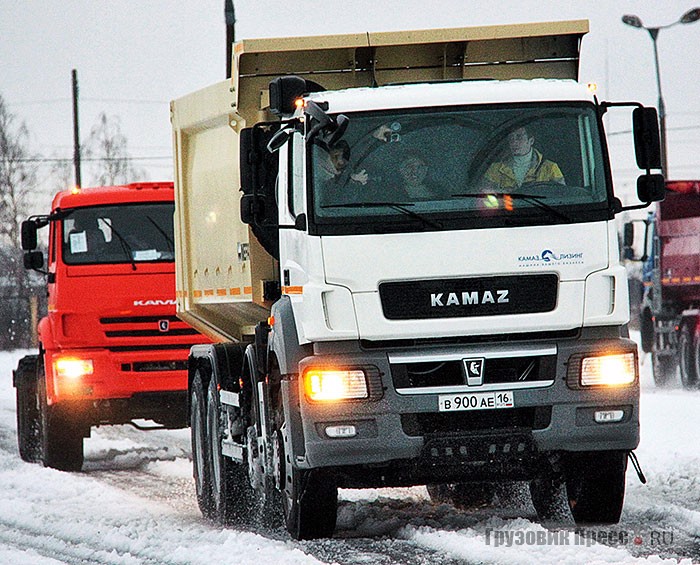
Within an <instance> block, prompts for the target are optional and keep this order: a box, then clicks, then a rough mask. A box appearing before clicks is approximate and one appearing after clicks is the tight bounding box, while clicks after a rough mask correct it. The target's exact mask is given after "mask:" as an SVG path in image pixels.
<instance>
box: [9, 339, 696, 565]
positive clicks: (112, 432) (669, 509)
mask: <svg viewBox="0 0 700 565" xmlns="http://www.w3.org/2000/svg"><path fill="white" fill-rule="evenodd" d="M22 354H23V352H19V351H15V352H4V353H3V352H0V564H6V563H7V564H15V563H17V564H25V563H28V564H32V565H33V564H36V565H49V564H58V563H71V564H73V563H76V564H77V563H87V564H96V563H99V564H115V565H117V564H118V565H121V564H128V565H131V564H141V563H145V564H183V565H185V564H188V565H189V564H200V563H201V564H204V563H222V564H224V563H226V564H236V565H238V564H247V563H251V564H253V563H255V564H256V565H259V564H260V563H270V564H285V565H286V564H297V563H298V564H311V563H338V564H341V565H345V564H348V565H350V564H353V565H360V564H362V565H364V564H372V565H384V564H406V565H408V564H425V565H427V564H430V565H433V564H436V565H452V564H458V563H503V564H518V565H520V564H530V563H531V564H533V565H543V564H548V563H571V564H591V563H665V564H672V563H684V564H685V563H696V562H697V563H700V478H699V477H698V469H700V443H696V436H697V430H699V429H700V409H699V408H700V392H698V393H689V392H686V391H682V390H680V389H671V390H658V389H655V388H654V385H653V383H652V380H651V367H650V363H649V360H648V359H644V360H643V361H644V363H643V364H642V367H641V371H642V387H643V390H642V408H641V409H642V443H641V445H640V447H639V449H638V450H637V454H638V456H639V460H640V462H641V464H642V467H643V469H644V471H645V473H646V476H647V478H648V484H647V485H642V484H640V483H639V481H638V480H637V477H636V475H635V473H634V472H633V471H632V469H631V468H630V470H629V471H628V474H627V482H628V486H627V497H626V500H625V507H624V510H623V515H622V521H621V523H620V524H619V525H617V526H615V527H611V528H605V529H586V530H584V531H582V532H580V533H578V534H577V533H576V532H574V531H570V530H567V529H561V530H553V531H548V530H546V529H544V528H543V527H542V526H540V525H539V524H538V523H537V522H536V520H535V518H534V510H533V509H532V506H531V504H530V503H529V500H528V497H527V495H526V494H525V493H524V492H522V489H521V491H518V490H517V489H516V492H515V493H513V495H512V496H511V497H510V499H509V500H508V502H507V503H506V504H505V505H499V506H494V507H488V508H483V509H480V510H478V511H474V512H469V513H466V512H460V511H457V510H455V509H454V508H453V507H451V506H449V505H439V504H433V503H431V502H430V501H429V500H428V498H427V493H426V491H425V489H424V488H423V487H416V488H412V489H382V490H367V491H358V490H345V491H341V499H342V500H341V504H340V509H339V515H338V531H337V533H336V535H335V537H334V538H333V539H332V540H323V541H313V542H293V541H291V540H290V539H289V537H288V536H287V535H286V534H285V533H284V532H282V531H262V532H254V531H237V530H232V529H228V530H227V529H224V530H222V529H220V528H217V527H214V526H212V525H210V524H208V523H207V522H205V521H204V520H203V519H202V517H201V515H200V513H199V510H198V509H197V504H196V501H195V498H194V494H193V484H192V479H191V462H190V459H189V457H190V447H189V432H188V430H179V431H153V432H139V431H137V430H134V429H132V428H130V427H128V426H119V427H104V428H100V429H98V430H94V431H93V437H92V438H90V439H89V440H87V441H86V464H85V470H84V471H83V472H82V473H73V474H70V473H62V472H59V471H55V470H52V469H46V468H43V467H41V466H39V465H32V464H27V463H24V462H22V461H21V460H20V458H19V455H18V453H17V442H16V436H15V433H16V432H15V430H16V423H15V400H14V389H13V388H12V377H11V375H12V369H13V368H14V367H15V365H16V360H17V359H18V358H19V357H21V356H22ZM603 538H604V539H603ZM595 539H597V540H599V541H598V542H597V541H595ZM601 542H604V543H601Z"/></svg>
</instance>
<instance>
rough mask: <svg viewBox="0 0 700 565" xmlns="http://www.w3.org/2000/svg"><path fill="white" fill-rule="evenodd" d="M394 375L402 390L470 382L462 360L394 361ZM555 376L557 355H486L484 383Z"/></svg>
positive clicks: (552, 377) (397, 385) (543, 379)
mask: <svg viewBox="0 0 700 565" xmlns="http://www.w3.org/2000/svg"><path fill="white" fill-rule="evenodd" d="M465 357H467V356H466V355H465ZM391 375H392V378H393V381H394V387H395V388H396V389H400V390H402V389H412V388H424V387H440V386H461V385H466V384H467V377H466V372H465V368H464V362H463V361H462V360H450V361H431V362H420V363H397V364H392V365H391ZM555 376H556V355H546V356H524V357H509V358H493V359H490V358H486V359H484V368H483V383H482V384H485V385H487V384H498V383H536V382H537V381H551V380H554V378H555Z"/></svg>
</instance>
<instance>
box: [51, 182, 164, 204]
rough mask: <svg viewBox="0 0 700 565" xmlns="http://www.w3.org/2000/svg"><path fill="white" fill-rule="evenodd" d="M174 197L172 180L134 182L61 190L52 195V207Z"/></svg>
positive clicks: (146, 200) (151, 200)
mask: <svg viewBox="0 0 700 565" xmlns="http://www.w3.org/2000/svg"><path fill="white" fill-rule="evenodd" d="M174 199H175V196H174V190H173V183H172V182H135V183H131V184H121V185H115V186H96V187H88V188H79V189H75V188H74V189H70V190H63V191H61V192H59V193H58V194H56V196H54V199H53V204H52V209H54V210H55V209H57V208H63V209H65V208H77V207H81V206H104V205H111V204H122V203H132V202H168V201H174Z"/></svg>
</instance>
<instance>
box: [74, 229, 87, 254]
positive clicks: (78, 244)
mask: <svg viewBox="0 0 700 565" xmlns="http://www.w3.org/2000/svg"><path fill="white" fill-rule="evenodd" d="M69 237H70V252H71V253H86V252H87V250H88V247H87V236H86V234H85V232H84V231H81V232H78V233H72V234H70V236H69Z"/></svg>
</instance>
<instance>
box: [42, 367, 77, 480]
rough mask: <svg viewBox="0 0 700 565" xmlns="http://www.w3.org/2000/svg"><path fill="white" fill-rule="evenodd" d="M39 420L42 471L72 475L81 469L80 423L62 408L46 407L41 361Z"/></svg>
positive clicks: (44, 379)
mask: <svg viewBox="0 0 700 565" xmlns="http://www.w3.org/2000/svg"><path fill="white" fill-rule="evenodd" d="M37 374H38V387H37V388H38V393H39V407H40V419H41V461H42V462H43V464H44V467H51V468H53V469H58V470H59V471H69V472H75V471H80V470H81V469H82V468H83V460H84V453H83V435H82V433H81V429H80V425H79V422H77V421H76V420H75V418H74V417H71V414H70V412H69V411H67V410H64V409H63V408H62V407H61V406H58V405H55V406H49V405H48V402H47V399H46V398H47V397H46V372H45V371H44V363H43V360H42V359H41V357H40V358H39V361H38V363H37Z"/></svg>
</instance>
